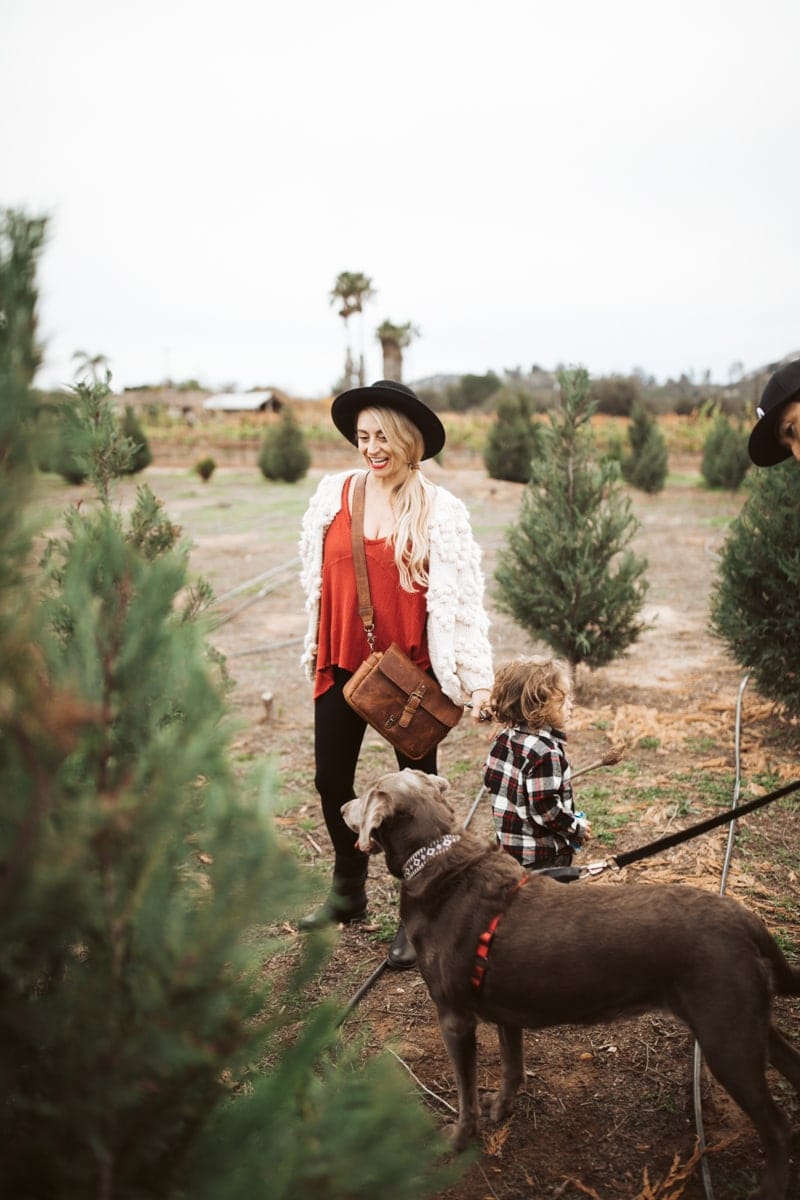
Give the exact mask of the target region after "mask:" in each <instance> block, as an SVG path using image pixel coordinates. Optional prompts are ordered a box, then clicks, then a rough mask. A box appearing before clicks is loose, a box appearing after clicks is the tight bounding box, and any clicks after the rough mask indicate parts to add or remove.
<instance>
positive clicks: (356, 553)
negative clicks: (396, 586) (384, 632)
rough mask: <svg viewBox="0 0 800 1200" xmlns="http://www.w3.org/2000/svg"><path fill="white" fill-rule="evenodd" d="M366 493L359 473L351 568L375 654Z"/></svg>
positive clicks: (352, 525) (359, 609)
mask: <svg viewBox="0 0 800 1200" xmlns="http://www.w3.org/2000/svg"><path fill="white" fill-rule="evenodd" d="M366 491H367V476H366V474H365V473H363V472H362V473H360V474H359V475H357V476H356V480H355V486H354V487H353V513H352V517H351V520H350V530H351V533H352V537H353V566H354V567H355V572H356V591H357V592H358V615H359V616H360V617H361V622H362V624H363V626H364V633H365V634H366V635H367V641H368V642H369V648H370V650H371V651H372V652H373V654H374V652H375V622H374V609H373V607H372V597H371V596H370V594H369V575H368V574H367V556H366V554H365V552H364V496H365V494H366Z"/></svg>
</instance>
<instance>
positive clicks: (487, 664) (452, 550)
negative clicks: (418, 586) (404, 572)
mask: <svg viewBox="0 0 800 1200" xmlns="http://www.w3.org/2000/svg"><path fill="white" fill-rule="evenodd" d="M429 537H430V561H429V576H430V581H429V584H428V649H429V652H430V658H431V665H432V667H433V670H434V673H435V675H436V678H437V679H438V680H439V683H440V685H441V687H442V690H443V691H444V692H445V693H446V694H447V695H448V696H449V697H450V699H451V700H453V701H454V702H455V703H456V704H465V703H466V702H467V700H469V698H470V696H471V695H472V693H473V692H474V691H476V690H477V689H479V688H488V689H491V687H492V683H493V672H492V650H491V645H490V643H489V618H488V616H487V614H486V610H485V608H484V579H483V570H482V567H481V551H480V547H479V546H478V544H477V542H476V541H475V538H474V537H473V534H472V527H471V525H470V520H469V514H468V512H467V509H466V506H465V505H464V504H463V503H462V502H461V500H459V499H458V498H457V497H456V496H453V495H452V493H450V492H448V491H446V490H445V489H444V488H441V487H437V488H436V494H435V497H434V500H433V512H432V516H431V522H430V527H429Z"/></svg>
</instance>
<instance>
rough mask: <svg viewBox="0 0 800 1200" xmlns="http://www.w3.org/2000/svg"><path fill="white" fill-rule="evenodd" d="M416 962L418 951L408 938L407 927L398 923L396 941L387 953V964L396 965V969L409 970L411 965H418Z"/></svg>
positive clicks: (389, 965)
mask: <svg viewBox="0 0 800 1200" xmlns="http://www.w3.org/2000/svg"><path fill="white" fill-rule="evenodd" d="M416 962H417V952H416V950H415V949H414V947H413V946H412V945H411V942H410V941H409V940H408V934H407V933H406V927H405V925H402V924H401V925H398V926H397V933H396V934H395V935H394V941H393V942H392V944H391V946H390V947H389V953H388V954H387V955H386V965H387V966H388V967H394V969H395V971H407V970H408V968H409V967H413V966H416Z"/></svg>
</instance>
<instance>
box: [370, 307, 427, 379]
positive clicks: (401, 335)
mask: <svg viewBox="0 0 800 1200" xmlns="http://www.w3.org/2000/svg"><path fill="white" fill-rule="evenodd" d="M375 333H376V336H377V338H378V341H379V342H380V344H381V350H382V351H383V378H384V379H393V380H394V381H395V382H396V383H402V382H403V351H404V350H405V348H406V346H408V345H410V344H411V341H412V339H413V338H415V337H419V329H418V328H417V326H416V325H412V324H411V322H410V321H406V323H405V325H393V324H392V322H391V321H384V322H383V323H382V324H381V325H379V326H378V328H377V329H376V330H375Z"/></svg>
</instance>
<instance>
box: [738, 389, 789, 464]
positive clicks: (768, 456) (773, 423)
mask: <svg viewBox="0 0 800 1200" xmlns="http://www.w3.org/2000/svg"><path fill="white" fill-rule="evenodd" d="M796 398H797V397H796V396H790V397H789V398H788V399H787V400H784V402H783V404H778V405H777V406H776V407H775V408H771V409H770V410H769V412H768V413H765V414H764V416H763V417H762V418H761V420H760V421H759V422H758V424H757V425H754V426H753V429H752V430H751V432H750V438H749V440H748V442H747V453H748V454H749V455H750V459H751V461H752V462H754V463H755V465H756V466H757V467H774V466H775V465H776V463H779V462H783V461H784V460H785V459H787V458H791V456H792V452H791V450H789V449H788V448H787V447H786V446H784V445H783V443H782V442H780V441H779V440H778V422H779V420H780V418H781V414H782V413H783V410H784V408H785V407H786V405H787V404H788V403H789V401H790V400H795V399H796Z"/></svg>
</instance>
